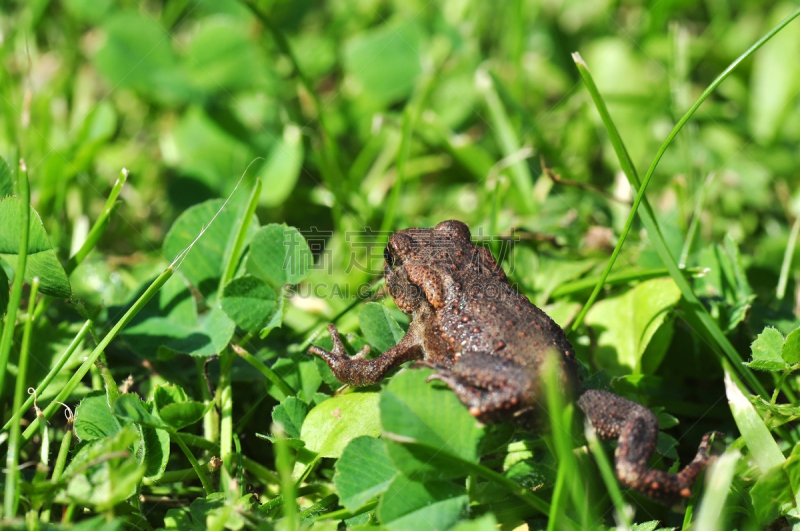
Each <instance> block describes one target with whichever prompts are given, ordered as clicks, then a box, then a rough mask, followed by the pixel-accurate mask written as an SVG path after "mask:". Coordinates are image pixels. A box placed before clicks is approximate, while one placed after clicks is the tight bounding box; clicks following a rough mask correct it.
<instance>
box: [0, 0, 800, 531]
mask: <svg viewBox="0 0 800 531" xmlns="http://www.w3.org/2000/svg"><path fill="white" fill-rule="evenodd" d="M798 14H800V10H793V8H792V7H791V6H789V5H788V4H785V3H771V2H768V3H760V2H759V3H757V2H742V3H736V4H733V3H730V4H729V3H728V2H724V1H723V2H708V3H706V4H703V5H688V4H687V5H685V6H684V5H677V4H675V5H663V3H654V4H649V3H640V2H628V3H620V4H616V3H612V4H592V5H591V6H590V5H588V4H586V5H583V4H574V5H573V4H570V3H558V4H553V3H538V2H529V3H524V2H521V1H514V2H509V3H506V4H499V5H490V4H482V3H479V2H468V1H467V2H441V3H437V4H436V5H432V4H428V5H423V4H419V5H417V4H402V5H401V4H388V3H378V2H362V3H359V4H355V3H333V2H331V3H322V2H319V3H313V4H296V3H292V4H285V5H283V4H273V5H268V4H267V3H265V2H258V1H256V0H246V1H244V0H243V1H242V2H237V1H235V0H225V1H221V2H215V3H213V4H207V3H198V2H167V3H160V2H146V3H144V4H129V5H127V4H125V3H119V4H118V3H111V2H86V1H84V0H64V1H63V2H46V1H45V2H30V3H26V2H11V3H9V4H8V6H7V9H5V11H4V14H3V15H2V17H0V30H2V32H3V40H2V44H1V45H0V60H1V61H2V64H3V67H4V72H5V74H6V75H5V76H3V78H2V79H0V96H2V98H0V101H2V106H3V107H2V109H3V112H2V113H0V125H2V127H0V155H1V156H2V157H3V159H4V160H5V161H7V163H0V284H2V285H3V286H6V285H7V286H8V289H6V288H5V287H3V288H2V289H0V308H2V309H0V312H2V316H3V320H2V321H0V324H2V328H3V330H2V334H1V335H0V372H2V375H0V376H1V377H0V403H1V404H2V407H0V421H2V423H3V425H4V427H3V430H2V432H0V443H1V444H4V445H5V446H6V452H7V456H8V457H7V464H6V469H5V474H4V476H3V480H2V482H3V489H4V492H5V497H4V501H3V511H2V514H3V520H2V527H3V528H10V529H50V528H53V529H61V528H64V529H67V528H72V527H76V526H78V525H81V526H83V527H81V528H82V529H94V528H100V527H103V526H106V527H108V526H110V527H114V528H134V529H145V530H149V529H162V528H164V529H170V528H189V527H193V528H206V527H208V528H214V529H226V528H227V529H240V528H243V527H244V528H248V529H261V528H273V527H275V526H277V527H280V528H286V529H300V528H319V529H323V528H325V529H330V528H333V527H341V526H345V527H359V528H369V527H375V528H377V527H379V526H382V527H386V528H389V529H393V530H402V529H412V528H413V529H450V528H453V529H458V528H463V529H466V528H481V529H483V528H486V529H490V528H495V527H496V526H498V525H499V526H501V527H502V528H504V529H514V528H517V527H519V526H521V525H527V527H528V528H529V529H531V530H533V529H563V528H570V527H571V528H575V529H584V528H590V529H611V528H614V526H616V529H668V528H678V529H714V528H717V529H733V528H736V529H762V528H764V527H765V526H766V525H768V524H770V523H771V522H775V525H778V524H782V523H783V522H784V521H786V522H788V523H790V524H793V523H795V517H796V511H797V503H798V499H797V496H796V494H795V493H797V492H799V491H800V485H798V484H796V481H797V480H796V478H797V474H796V471H795V468H796V466H797V464H796V463H797V462H798V459H800V457H798V456H800V449H798V448H800V445H798V442H800V433H798V430H797V419H798V417H799V416H800V410H799V409H798V407H799V405H798V403H797V394H798V392H800V389H798V385H797V382H796V381H795V380H796V379H795V378H793V377H792V375H793V374H794V373H795V371H796V370H797V368H798V366H800V339H798V338H800V332H798V330H800V321H798V318H797V317H796V315H797V314H798V311H797V302H796V301H797V297H796V294H797V290H798V285H797V278H798V270H800V269H799V266H798V261H797V260H795V254H796V252H797V251H796V246H795V244H796V239H797V233H798V227H800V223H798V221H797V218H796V212H797V208H796V207H795V203H796V201H797V192H796V190H797V185H798V182H800V181H798V172H797V168H798V167H800V164H799V163H800V160H798V155H797V150H796V145H797V142H798V140H800V129H798V128H797V126H796V124H798V123H800V116H798V113H800V107H798V98H797V94H798V92H800V71H798V69H797V68H796V67H794V64H795V63H796V60H795V59H796V56H797V53H800V49H798V45H797V43H798V42H800V40H798V38H800V23H798V22H797V21H796V20H794V19H795V17H797V15H798ZM573 52H576V53H574V54H573ZM570 54H573V55H572V56H570ZM298 132H299V141H298V136H297V134H298ZM21 159H24V162H23V163H19V164H18V161H20V160H21ZM120 168H126V169H124V170H121V173H120ZM637 168H648V169H647V171H645V172H641V175H642V177H640V172H639V171H637ZM116 175H119V177H118V178H116V179H115V176H116ZM240 176H241V179H240ZM225 199H227V202H224V200H225ZM28 203H30V205H31V207H32V208H31V209H30V210H29V209H28V208H26V205H27V204H28ZM453 218H455V219H460V220H463V221H465V222H466V223H467V224H468V225H469V226H470V227H471V229H472V232H473V236H474V237H475V239H476V240H478V241H480V242H481V243H482V244H484V245H486V246H488V247H489V248H490V249H491V250H492V251H493V252H494V254H495V256H496V257H498V260H499V261H501V263H502V264H503V267H504V269H505V270H506V272H507V273H508V274H509V276H510V278H511V279H512V281H513V282H514V283H515V284H516V285H517V287H518V288H519V289H520V290H521V291H522V292H523V293H525V294H526V295H527V296H529V298H531V300H535V301H537V304H540V305H542V306H543V307H544V309H545V310H546V311H547V312H548V313H549V314H550V315H551V316H553V318H554V319H556V321H557V322H559V324H561V325H562V326H563V327H564V328H565V330H567V331H568V337H569V339H570V341H571V342H572V344H573V345H574V347H575V350H576V352H577V354H578V357H579V359H580V361H581V363H582V365H583V369H585V370H584V371H583V374H584V385H585V386H587V387H611V388H612V389H614V390H615V392H617V393H619V394H622V395H624V396H627V397H629V398H631V399H634V400H636V401H637V402H640V403H642V404H644V405H646V406H648V407H650V408H653V409H654V410H655V411H657V412H659V413H658V414H659V418H660V420H661V423H662V426H661V427H662V430H663V431H662V433H661V434H660V435H661V437H660V441H659V453H658V454H657V456H656V457H654V459H653V461H652V462H651V466H654V467H661V468H672V467H675V468H679V467H681V466H683V465H685V464H686V463H687V462H688V461H689V460H690V459H691V458H692V456H693V454H694V452H695V450H696V445H697V443H698V442H699V440H700V438H701V436H702V434H703V433H705V432H707V431H711V430H716V431H721V432H723V433H725V434H726V440H725V442H726V443H727V444H728V446H729V448H728V449H727V450H725V451H724V453H723V455H721V457H720V458H719V459H718V461H717V463H718V466H716V467H715V468H712V469H711V470H709V471H708V472H707V473H706V476H707V479H706V481H705V482H703V483H698V485H697V486H696V487H695V495H694V496H693V497H692V498H691V499H690V500H689V501H688V502H687V507H686V510H685V512H683V513H680V512H676V511H673V510H672V509H671V508H669V507H665V506H662V505H659V504H657V503H655V502H653V501H652V500H649V499H646V498H644V497H642V496H640V495H638V494H636V493H634V492H630V491H625V490H622V489H620V486H619V485H618V483H617V482H616V479H615V478H614V476H613V462H612V461H611V453H610V452H613V448H612V445H607V444H601V443H599V442H598V441H597V440H595V439H594V438H593V437H592V434H591V433H588V434H587V435H586V437H585V438H584V437H583V435H581V434H579V432H580V430H575V429H572V428H573V424H578V423H580V422H581V421H582V420H581V419H580V415H579V414H573V413H574V408H573V407H572V406H571V405H570V404H568V403H561V402H560V400H561V399H562V397H560V395H559V393H558V388H557V386H556V385H548V386H546V388H547V392H548V401H549V404H550V406H551V411H550V416H551V422H552V426H553V429H552V430H551V431H550V432H549V433H544V434H543V433H530V432H525V431H522V430H520V429H517V428H515V427H514V426H511V425H509V424H500V425H489V426H482V425H478V424H477V423H476V422H475V420H474V419H473V418H472V417H471V416H469V414H468V413H467V412H466V410H465V409H464V408H463V407H462V406H461V405H460V403H459V402H458V401H457V399H456V398H455V396H454V395H453V394H452V393H451V392H449V391H448V390H447V389H444V388H441V387H439V386H437V385H435V384H429V383H426V381H425V379H426V374H425V372H424V371H403V372H400V373H397V374H395V375H393V376H392V377H390V378H389V379H387V381H386V382H384V383H382V384H381V385H380V386H373V387H369V388H365V389H340V384H339V382H338V381H337V380H336V379H335V377H333V375H332V374H331V373H330V371H329V370H328V369H327V367H326V366H325V365H324V364H322V363H320V361H319V360H316V359H314V358H312V357H310V356H308V355H307V354H306V350H307V348H308V347H309V346H310V345H311V344H312V343H313V344H316V345H319V346H322V347H323V348H329V347H330V340H329V338H328V337H327V334H326V332H325V327H326V325H327V324H328V323H329V322H334V323H336V324H337V326H338V327H339V328H340V329H341V330H342V331H343V332H345V333H346V336H347V337H346V338H345V340H346V344H347V346H348V348H350V349H352V350H351V351H352V352H355V351H358V350H359V349H360V348H361V346H363V345H365V344H369V345H370V346H371V347H372V351H373V352H382V351H385V350H387V349H388V348H390V347H391V346H392V345H394V344H395V343H396V342H397V341H398V340H399V338H400V337H402V335H403V333H404V329H405V328H406V327H407V326H408V317H407V316H404V315H403V314H401V313H400V312H399V311H398V310H397V308H396V307H395V305H394V304H393V302H392V301H391V298H390V297H388V296H387V294H386V291H385V288H384V286H383V282H382V280H381V276H382V268H383V259H382V249H383V246H384V245H385V242H386V240H387V238H388V235H389V233H390V231H394V230H397V229H402V228H406V227H427V226H433V225H435V224H436V223H438V222H440V221H442V220H445V219H453ZM23 271H24V274H22V273H21V272H23ZM176 273H177V274H176ZM34 276H36V277H37V278H38V284H37V282H36V281H34V280H33V277H34ZM22 278H24V279H25V280H26V282H22V281H20V279H22ZM3 283H5V284H3ZM343 337H344V336H343ZM546 380H547V382H551V381H553V378H552V376H548V377H546ZM28 388H33V389H35V393H34V394H33V395H31V396H29V397H27V399H26V398H25V397H24V395H23V392H24V390H25V389H28ZM64 405H67V406H68V407H69V408H70V409H71V411H72V412H74V415H73V414H70V416H71V418H70V420H69V421H68V422H66V423H65V422H63V421H61V420H59V417H58V416H57V415H56V413H57V412H58V411H59V410H62V409H65V408H64ZM56 447H57V448H56ZM365 449H368V450H365ZM780 519H785V520H780Z"/></svg>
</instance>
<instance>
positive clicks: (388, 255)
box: [383, 245, 394, 267]
mask: <svg viewBox="0 0 800 531" xmlns="http://www.w3.org/2000/svg"><path fill="white" fill-rule="evenodd" d="M383 259H384V260H386V263H387V264H389V267H393V266H394V255H393V254H392V252H391V251H390V250H389V246H388V245H387V246H386V247H385V248H384V249H383Z"/></svg>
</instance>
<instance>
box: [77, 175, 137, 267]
mask: <svg viewBox="0 0 800 531" xmlns="http://www.w3.org/2000/svg"><path fill="white" fill-rule="evenodd" d="M127 180H128V170H126V169H125V168H122V171H120V172H119V177H118V178H117V182H115V183H114V187H113V188H112V189H111V193H110V194H108V199H106V204H105V205H104V206H103V211H102V212H101V213H100V216H99V217H98V218H97V220H96V221H95V222H94V225H93V226H92V228H91V229H90V230H89V234H88V235H87V236H86V241H84V242H83V245H81V248H80V249H78V252H76V253H75V254H74V255H72V256H71V257H70V259H69V261H68V262H67V265H66V266H64V271H66V273H67V276H69V275H70V274H72V272H73V271H75V268H76V267H78V265H80V263H81V262H83V260H84V258H86V256H87V255H88V254H89V253H90V252H91V251H92V249H94V248H95V246H96V245H97V242H98V241H100V237H101V236H102V235H103V234H104V233H105V231H106V229H107V228H108V224H109V223H111V218H112V217H114V213H116V211H117V206H118V204H117V198H118V197H119V193H120V192H121V191H122V187H123V186H125V181H127Z"/></svg>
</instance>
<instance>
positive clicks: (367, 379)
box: [308, 324, 422, 386]
mask: <svg viewBox="0 0 800 531" xmlns="http://www.w3.org/2000/svg"><path fill="white" fill-rule="evenodd" d="M328 332H330V334H331V339H332V340H333V350H331V351H329V350H325V349H323V348H320V347H317V346H311V347H309V349H308V352H309V353H310V354H314V355H316V356H319V357H320V358H322V359H323V360H325V363H327V364H328V367H330V368H331V371H333V374H334V375H335V376H336V378H337V379H338V380H339V381H340V382H344V383H347V384H350V385H356V386H361V385H372V384H376V383H378V382H380V381H381V380H383V378H384V377H385V376H386V374H387V373H388V372H389V371H391V370H392V369H394V368H395V367H397V366H398V365H400V364H401V363H403V362H405V361H409V360H413V359H417V358H419V357H421V356H422V350H421V349H420V348H419V345H418V344H417V343H416V338H415V337H410V335H409V334H406V336H405V337H403V339H401V340H400V343H398V344H397V345H395V346H394V347H392V348H390V349H389V350H387V351H386V352H384V353H383V354H381V355H380V356H378V357H377V358H375V359H367V358H366V356H367V354H369V351H370V348H369V345H364V346H363V347H362V348H361V350H359V351H358V353H357V354H356V355H355V356H352V357H351V356H349V355H348V354H347V351H346V350H345V349H344V344H343V343H342V339H341V337H339V331H338V330H337V329H336V326H335V325H333V324H329V325H328Z"/></svg>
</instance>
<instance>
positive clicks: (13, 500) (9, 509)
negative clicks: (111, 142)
mask: <svg viewBox="0 0 800 531" xmlns="http://www.w3.org/2000/svg"><path fill="white" fill-rule="evenodd" d="M23 210H27V209H25V208H23ZM19 280H22V277H21V276H20V277H19ZM38 292H39V278H38V277H34V279H33V282H32V283H31V294H30V300H29V302H28V310H29V311H28V318H27V319H26V320H25V328H24V329H23V331H22V346H21V347H20V350H19V365H18V368H17V378H16V385H15V386H14V415H13V416H12V417H11V433H10V434H9V436H8V453H7V454H6V490H5V497H4V502H3V503H4V505H5V516H6V519H9V520H10V519H11V518H13V517H14V516H15V515H16V514H17V507H18V506H19V485H18V482H19V448H20V445H19V432H20V420H21V419H22V412H23V411H25V410H24V409H22V396H23V393H24V392H25V377H26V376H27V374H28V357H29V354H30V346H31V329H32V328H33V312H32V311H31V310H32V309H33V308H34V307H35V306H36V295H37V293H38Z"/></svg>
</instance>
